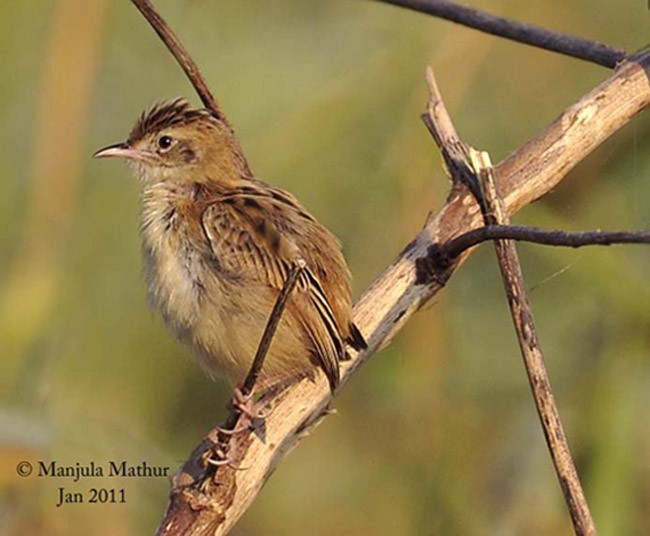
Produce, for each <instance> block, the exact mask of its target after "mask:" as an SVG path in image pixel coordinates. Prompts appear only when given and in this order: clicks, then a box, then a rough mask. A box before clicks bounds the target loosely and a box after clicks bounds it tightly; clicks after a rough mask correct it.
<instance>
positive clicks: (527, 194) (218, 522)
mask: <svg viewBox="0 0 650 536" xmlns="http://www.w3.org/2000/svg"><path fill="white" fill-rule="evenodd" d="M649 66H650V54H648V53H643V54H640V55H639V56H638V57H636V58H634V59H633V60H630V61H627V62H625V63H624V64H623V65H621V66H620V67H619V69H618V70H617V71H616V72H615V73H614V74H613V75H612V76H611V77H610V78H609V79H608V80H606V81H605V82H604V83H602V84H601V85H599V86H598V87H596V88H595V89H594V90H593V91H591V92H590V93H588V94H587V95H585V96H584V97H583V98H582V99H580V101H578V102H577V103H576V104H574V105H572V106H571V107H569V108H568V109H567V110H565V111H564V113H563V114H562V115H561V116H560V117H559V118H558V119H557V120H556V121H555V122H553V124H551V125H550V126H549V127H548V128H547V129H546V130H544V131H543V132H542V133H541V134H539V135H538V136H537V137H535V138H534V139H533V140H531V141H530V142H528V143H527V144H526V145H524V146H523V147H522V148H521V149H519V150H518V151H517V152H515V153H514V154H513V155H511V156H510V157H508V158H507V159H505V160H504V161H503V162H501V163H500V164H499V165H498V166H497V168H496V171H497V178H498V185H499V191H500V192H501V194H502V195H503V197H504V202H505V205H506V207H507V210H508V212H509V213H510V214H512V213H514V212H516V211H517V210H519V209H520V208H521V207H523V206H525V205H526V204H528V203H530V202H532V201H533V200H535V199H537V198H539V197H541V196H543V195H544V194H545V193H547V192H548V191H550V190H551V189H552V188H553V187H555V186H556V185H557V184H558V183H559V182H560V181H561V180H562V179H563V178H564V177H565V176H566V175H567V173H568V172H569V171H570V170H571V169H573V168H574V167H575V166H576V165H577V164H578V163H579V162H580V161H581V160H582V159H584V158H585V156H586V155H588V154H589V153H590V152H591V151H592V150H593V149H594V148H596V147H597V146H598V145H599V144H600V143H602V142H603V141H604V140H605V139H607V138H608V137H609V136H611V135H612V134H613V133H614V132H616V131H617V130H618V129H619V128H621V127H622V126H624V125H625V124H627V123H628V122H629V121H630V120H631V119H632V118H633V117H634V116H635V115H636V114H638V113H639V112H640V111H642V110H643V109H645V108H646V107H647V106H648V104H649V103H650V83H649V82H648V68H649ZM481 221H482V220H481V215H480V213H479V211H478V207H477V206H476V204H475V203H474V202H473V200H471V198H470V197H469V196H468V195H455V196H453V197H452V198H450V199H449V201H448V202H447V204H446V205H445V206H444V207H443V208H442V210H441V211H440V212H439V213H438V214H437V216H435V217H434V218H431V219H430V220H429V221H428V222H427V224H426V226H425V228H424V229H423V230H422V231H421V232H420V233H419V234H418V235H417V236H416V237H415V238H414V240H413V241H412V242H411V243H410V244H409V245H408V246H407V247H406V248H405V249H404V251H403V252H402V253H401V254H400V255H399V257H397V259H396V260H395V261H394V262H393V263H392V264H391V265H390V266H389V267H388V268H387V269H386V270H385V271H384V272H383V273H382V274H381V275H380V276H379V277H378V278H377V279H376V280H375V282H374V283H373V284H372V285H371V286H370V288H368V290H367V291H366V292H365V293H364V294H363V296H362V297H361V299H360V300H359V302H358V304H357V305H356V307H355V311H354V319H355V322H356V323H357V325H358V326H359V327H360V329H361V331H362V332H363V334H364V336H365V337H366V340H367V341H368V350H367V351H365V352H363V353H362V354H359V355H355V356H354V357H353V359H352V360H351V361H349V362H347V363H344V364H343V367H342V383H343V384H344V383H345V382H346V380H347V379H348V378H349V377H350V376H351V375H352V374H353V373H354V372H355V371H356V369H357V368H358V367H359V366H360V365H361V364H363V363H364V362H366V361H367V360H368V359H369V358H370V357H371V356H372V355H373V354H374V353H375V352H376V351H377V350H378V349H380V348H381V347H383V346H385V345H386V344H387V343H388V342H389V341H390V340H391V339H392V338H393V336H394V335H395V334H396V333H397V332H398V331H399V330H400V328H401V327H402V326H403V325H404V324H405V323H406V322H407V320H408V319H409V318H410V316H411V315H412V314H413V313H414V312H416V311H417V310H418V309H419V308H420V307H421V306H422V305H423V304H425V303H426V302H427V301H428V300H429V299H431V297H432V296H433V295H435V294H436V293H437V292H438V291H439V290H440V289H441V286H440V284H439V283H435V282H433V283H431V284H427V285H418V284H416V277H415V276H416V271H415V261H416V259H418V258H420V257H423V256H425V255H426V252H427V248H428V246H429V245H430V244H431V243H432V242H436V241H437V242H444V241H446V240H448V239H450V238H452V237H454V236H456V235H458V234H460V233H462V232H466V231H468V230H470V229H472V228H475V227H477V226H478V225H481ZM331 400H332V399H331V396H330V392H329V387H328V385H327V381H326V380H325V378H324V377H323V376H320V377H319V380H318V381H317V382H316V383H312V382H310V381H309V380H305V381H303V382H301V383H299V384H296V385H294V386H292V387H290V388H289V389H287V390H286V391H285V392H283V393H282V394H281V395H280V398H279V399H278V400H275V401H274V409H273V412H272V413H271V414H270V415H269V416H268V418H267V420H266V438H265V440H264V442H262V441H260V440H259V439H258V438H257V437H249V438H248V439H246V440H244V441H243V443H242V444H241V445H240V446H239V448H240V449H241V457H239V456H238V457H237V463H238V464H239V465H240V466H241V467H243V468H245V470H235V469H231V468H228V467H221V468H220V469H219V471H218V473H217V478H218V481H219V485H218V486H215V485H210V484H209V483H206V484H205V486H204V487H203V488H202V489H203V490H204V491H205V493H204V492H203V491H199V490H198V489H196V488H195V487H192V486H189V487H186V488H182V487H181V486H182V485H183V484H187V483H188V482H191V481H192V477H190V476H189V473H191V472H192V469H191V468H192V467H196V459H197V458H198V457H199V456H200V455H201V453H202V452H203V451H204V450H205V449H206V448H207V445H208V443H207V441H204V443H203V444H202V445H201V446H199V447H198V448H197V449H196V450H195V452H194V453H193V455H192V456H193V458H191V459H190V460H188V463H187V464H186V465H185V466H184V470H181V471H180V472H179V473H178V474H177V477H176V478H175V486H176V487H175V490H174V491H173V492H172V497H171V500H170V505H169V510H168V511H167V514H166V516H165V519H164V520H163V522H162V524H161V526H160V528H159V532H158V533H159V534H174V535H177V534H226V533H227V532H228V531H229V530H230V529H231V528H232V527H233V525H234V524H235V523H236V521H237V520H238V519H239V517H240V516H241V515H242V514H243V513H244V512H245V511H246V509H247V508H248V507H249V506H250V504H251V503H252V501H253V500H254V499H255V496H256V495H257V493H258V492H259V490H260V489H261V487H262V486H263V485H264V483H265V482H266V480H267V479H268V477H269V476H270V475H271V473H272V472H273V470H274V469H275V468H276V466H277V465H278V464H279V463H280V462H281V461H282V458H283V457H284V455H285V454H286V453H287V452H288V451H289V450H291V449H292V448H293V447H294V446H295V445H296V444H297V443H298V441H299V440H300V438H301V437H303V436H304V434H306V433H308V432H309V431H311V429H312V428H313V426H314V425H315V424H317V423H318V422H319V421H320V420H321V418H322V416H323V415H324V414H325V413H326V411H327V408H328V405H329V403H330V402H331Z"/></svg>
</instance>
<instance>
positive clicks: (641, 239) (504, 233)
mask: <svg viewBox="0 0 650 536" xmlns="http://www.w3.org/2000/svg"><path fill="white" fill-rule="evenodd" d="M498 239H501V240H518V241H522V242H532V243H535V244H544V245H546V246H566V247H572V248H579V247H582V246H596V245H597V246H610V245H614V244H650V231H579V232H568V231H558V230H548V229H542V228H540V227H526V226H518V225H486V226H484V227H479V228H478V229H472V230H471V231H468V232H466V233H463V234H462V235H460V236H457V237H456V238H453V239H451V240H449V241H448V242H445V243H444V244H433V245H431V246H430V249H429V251H430V255H431V256H432V258H435V259H438V262H439V263H440V264H441V265H442V266H441V267H444V266H445V265H449V264H450V263H451V262H452V261H453V260H454V259H455V258H456V257H458V256H459V255H460V254H461V253H463V252H464V251H465V250H467V249H469V248H471V247H474V246H476V245H477V244H480V243H481V242H486V241H488V240H498Z"/></svg>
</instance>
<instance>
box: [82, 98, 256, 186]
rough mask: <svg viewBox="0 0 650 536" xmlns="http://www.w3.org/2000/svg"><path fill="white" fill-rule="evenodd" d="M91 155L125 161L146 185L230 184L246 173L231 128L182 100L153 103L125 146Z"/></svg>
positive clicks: (106, 148) (243, 161) (120, 145)
mask: <svg viewBox="0 0 650 536" xmlns="http://www.w3.org/2000/svg"><path fill="white" fill-rule="evenodd" d="M93 157H94V158H107V157H120V158H126V159H127V161H128V162H129V164H130V167H131V168H132V169H133V171H134V173H135V175H136V176H137V177H138V178H139V179H140V180H141V181H143V182H144V183H145V184H146V183H158V182H173V183H178V184H182V183H195V182H210V181H216V182H230V181H236V180H237V179H239V178H241V177H242V176H247V175H248V173H249V171H248V166H247V164H246V160H245V158H244V156H243V154H242V152H241V149H240V148H239V144H238V143H237V140H236V139H235V136H234V134H233V133H232V131H231V130H230V128H229V127H228V126H227V125H226V124H225V123H224V122H223V121H221V120H220V119H218V118H217V117H215V116H214V114H213V113H212V112H210V111H209V110H207V109H204V108H192V106H191V105H190V104H189V103H188V102H187V101H186V100H185V99H175V100H173V101H169V102H163V103H159V104H156V105H155V106H153V107H152V108H151V109H150V110H148V111H146V112H144V113H143V114H142V115H141V116H140V118H139V119H138V121H137V123H136V124H135V126H134V127H133V129H132V130H131V133H130V134H129V138H128V139H127V140H126V141H125V142H121V143H116V144H113V145H109V146H108V147H104V148H103V149H100V150H99V151H97V152H96V153H95V154H94V155H93Z"/></svg>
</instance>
